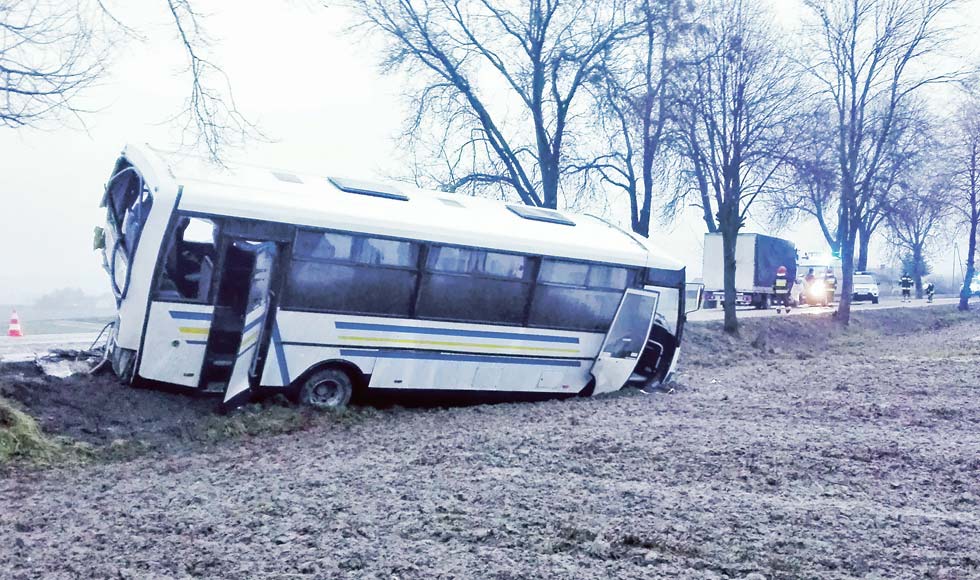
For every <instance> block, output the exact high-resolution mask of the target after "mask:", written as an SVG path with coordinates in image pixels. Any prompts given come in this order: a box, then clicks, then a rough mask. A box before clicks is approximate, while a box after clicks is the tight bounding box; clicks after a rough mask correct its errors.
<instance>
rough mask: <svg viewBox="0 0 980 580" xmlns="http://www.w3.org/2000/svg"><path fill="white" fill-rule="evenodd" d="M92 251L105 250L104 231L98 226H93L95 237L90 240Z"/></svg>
mask: <svg viewBox="0 0 980 580" xmlns="http://www.w3.org/2000/svg"><path fill="white" fill-rule="evenodd" d="M92 249H93V250H104V249H105V230H104V229H102V228H101V227H99V226H95V237H94V238H93V239H92Z"/></svg>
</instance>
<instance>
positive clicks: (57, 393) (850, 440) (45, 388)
mask: <svg viewBox="0 0 980 580" xmlns="http://www.w3.org/2000/svg"><path fill="white" fill-rule="evenodd" d="M834 328H835V327H834V323H833V321H832V320H831V319H830V318H829V317H815V316H807V317H802V316H799V317H797V316H790V317H786V318H781V319H766V320H753V321H749V322H747V323H746V324H745V325H744V330H743V338H741V339H733V338H729V337H726V336H723V335H721V333H720V332H719V329H718V324H717V323H707V324H696V325H690V326H689V327H688V330H687V333H686V336H685V342H684V347H683V350H684V353H683V355H682V357H683V361H684V362H683V364H682V366H681V368H680V373H679V375H678V377H677V381H676V383H675V384H673V385H671V387H672V388H671V389H668V390H665V391H664V392H662V393H656V394H653V395H643V394H638V393H636V392H633V391H628V392H623V393H619V394H616V395H613V396H608V397H599V398H595V399H571V400H565V401H551V402H545V403H514V404H500V405H478V406H469V407H456V408H448V409H446V408H433V409H402V408H393V409H354V410H352V411H351V412H349V413H347V414H345V415H343V416H339V417H337V416H325V415H319V416H313V415H309V414H304V413H297V412H296V411H295V410H293V409H286V408H283V407H276V406H272V407H269V408H265V409H252V410H250V411H249V412H247V413H246V414H245V415H244V417H245V418H246V419H247V418H249V417H252V418H268V417H272V418H274V419H276V420H277V421H287V428H286V429H284V430H286V431H289V432H287V433H284V434H281V435H275V436H268V435H261V434H257V433H262V430H261V429H257V428H253V427H252V426H254V425H255V424H256V422H254V421H251V420H244V419H243V418H242V417H243V416H238V417H232V418H216V417H215V416H214V415H213V414H212V413H211V411H212V409H213V406H214V402H213V401H211V400H206V399H195V398H191V397H186V396H181V395H176V394H170V393H161V392H153V391H139V390H130V389H126V388H123V387H121V386H119V385H118V384H116V383H114V382H112V381H111V380H109V379H107V378H105V377H101V378H84V379H69V380H66V381H57V380H54V379H46V378H42V377H39V376H36V375H34V374H33V373H32V372H31V370H30V369H29V368H27V367H23V366H22V367H7V368H4V369H0V385H2V386H0V389H2V391H0V393H2V395H3V396H4V397H6V398H8V399H10V400H14V401H16V402H18V404H20V405H21V406H22V407H23V408H25V409H26V410H28V411H29V412H30V413H31V414H33V415H34V416H36V417H38V419H39V421H40V422H41V424H42V426H43V427H44V429H45V430H46V431H47V432H49V433H53V434H60V435H64V436H67V437H71V438H72V439H75V440H81V441H84V442H86V443H87V444H89V445H91V446H92V448H93V449H95V450H100V449H112V448H113V447H119V446H120V445H126V446H127V448H131V447H132V446H131V445H129V444H120V443H119V441H129V442H136V444H135V447H136V448H138V452H133V453H131V454H129V455H127V454H122V455H121V456H113V455H111V454H109V455H105V456H102V455H98V454H96V455H95V457H96V459H94V460H89V461H88V462H85V463H66V464H60V465H56V466H53V467H47V468H43V469H42V468H38V467H30V466H15V467H13V468H9V467H8V468H7V470H6V471H4V472H0V538H2V539H3V540H2V541H0V570H2V571H3V573H2V574H0V576H3V577H10V578H36V577H42V576H43V577H45V578H76V577H82V578H87V577H92V578H104V577H121V578H130V577H132V578H156V577H161V578H162V577H247V578H273V577H275V578H282V577H297V578H298V577H311V578H312V577H317V578H321V577H323V578H326V577H349V578H400V579H405V578H495V579H510V578H544V577H547V578H609V577H615V578H656V577H682V578H752V579H754V580H758V579H759V578H763V577H764V578H957V579H959V578H977V577H980V540H978V538H980V396H978V395H980V314H977V313H975V312H974V313H967V314H959V313H956V312H955V311H954V310H952V309H950V308H946V307H936V308H932V309H917V310H889V311H878V312H867V313H862V314H861V315H860V317H859V318H858V319H857V320H856V321H855V323H854V325H853V327H852V330H851V331H849V332H848V333H847V334H846V335H839V334H837V333H836V331H835V330H834ZM287 417H292V418H293V419H286V418H287ZM216 431H218V432H219V433H220V434H223V436H215V432H216ZM120 457H122V458H120Z"/></svg>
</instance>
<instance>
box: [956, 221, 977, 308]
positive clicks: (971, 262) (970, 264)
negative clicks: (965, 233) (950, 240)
mask: <svg viewBox="0 0 980 580" xmlns="http://www.w3.org/2000/svg"><path fill="white" fill-rule="evenodd" d="M966 252H967V254H966V278H965V279H964V280H963V288H961V289H960V305H959V309H960V310H969V309H970V294H971V290H972V284H973V277H974V276H976V255H977V220H971V221H970V242H969V243H968V244H967V250H966Z"/></svg>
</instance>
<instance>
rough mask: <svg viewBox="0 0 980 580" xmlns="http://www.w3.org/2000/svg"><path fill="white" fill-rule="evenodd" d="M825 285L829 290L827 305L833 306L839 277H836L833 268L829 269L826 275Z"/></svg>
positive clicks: (824, 276) (824, 278)
mask: <svg viewBox="0 0 980 580" xmlns="http://www.w3.org/2000/svg"><path fill="white" fill-rule="evenodd" d="M823 285H824V288H825V289H826V290H827V304H831V303H833V301H834V294H835V293H836V292H837V276H835V275H834V269H833V268H827V272H826V273H824V275H823Z"/></svg>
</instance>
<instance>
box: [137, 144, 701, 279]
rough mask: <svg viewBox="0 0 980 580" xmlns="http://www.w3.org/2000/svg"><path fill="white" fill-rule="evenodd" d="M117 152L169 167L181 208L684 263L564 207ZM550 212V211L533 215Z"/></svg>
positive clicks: (493, 245) (536, 250) (566, 254)
mask: <svg viewBox="0 0 980 580" xmlns="http://www.w3.org/2000/svg"><path fill="white" fill-rule="evenodd" d="M134 149H138V151H134ZM123 154H124V156H126V157H127V158H128V159H131V160H133V162H134V165H136V166H137V168H138V169H139V168H140V162H142V163H147V162H149V163H153V164H157V163H159V164H160V165H162V167H156V168H154V170H153V171H151V172H150V173H151V174H153V175H157V176H168V175H169V177H171V178H172V179H173V180H174V183H173V184H172V185H174V186H180V187H181V188H182V194H181V197H180V201H179V205H178V207H179V209H181V210H183V211H189V212H196V213H202V214H211V215H220V216H230V217H239V218H245V219H255V220H264V221H272V222H280V223H289V224H295V225H300V226H309V227H313V228H324V229H335V230H342V231H351V232H358V233H366V234H375V235H381V236H392V237H398V238H409V239H418V240H424V241H430V242H437V243H438V242H441V243H446V244H457V245H465V246H477V247H482V248H488V249H497V250H503V251H512V252H519V253H527V254H540V255H546V256H555V257H563V258H572V259H580V260H590V261H599V262H612V263H618V264H628V265H633V266H647V267H655V268H663V269H670V270H679V269H681V268H682V265H681V264H679V263H678V262H676V261H674V260H672V259H670V258H667V257H666V256H663V255H662V254H659V253H658V252H657V251H656V249H655V248H653V247H652V245H651V243H650V242H649V240H646V239H644V238H642V237H640V236H634V235H632V234H630V233H627V232H625V231H623V230H621V229H619V228H617V227H615V226H613V225H610V224H608V223H607V222H605V221H603V220H601V219H599V218H597V217H594V216H590V215H583V214H573V213H569V212H564V211H562V212H560V216H563V217H565V218H568V219H569V220H570V221H571V222H574V225H567V224H564V223H555V222H554V221H540V219H528V218H527V217H522V216H520V215H518V213H517V212H515V211H514V210H513V209H510V208H509V207H508V205H509V204H508V203H506V202H503V201H498V200H491V199H486V198H480V197H472V196H464V195H458V194H452V193H444V192H437V191H426V190H422V189H418V188H416V187H413V186H409V185H405V184H381V183H375V184H371V183H365V182H357V181H353V180H344V179H342V178H341V179H338V178H336V177H333V178H328V177H325V176H316V175H304V174H297V173H293V172H290V171H280V170H273V169H267V168H260V167H253V166H247V165H231V166H226V167H216V166H214V165H209V164H206V163H204V162H202V161H201V160H198V159H196V158H192V157H186V156H181V157H178V156H176V155H173V156H167V157H164V155H163V154H161V152H159V151H157V150H156V149H152V148H149V147H148V146H142V147H141V146H132V145H128V146H127V147H126V149H125V150H124V152H123ZM147 179H150V177H149V176H147ZM374 185H378V186H381V187H377V188H373V187H372V186H374ZM341 187H344V188H345V189H341ZM352 189H353V190H358V189H365V190H371V189H377V190H378V191H375V192H374V194H373V195H372V194H370V193H369V194H366V195H365V194H361V193H351V192H350V191H351V190H352ZM403 197H404V198H407V199H402V198H403ZM510 205H514V204H510ZM516 209H517V210H518V211H520V210H521V208H520V207H518V208H516ZM532 211H533V210H532ZM522 213H523V212H522ZM554 217H555V216H554V215H552V214H550V213H549V212H546V214H545V215H543V216H532V218H544V219H546V220H549V219H553V218H554Z"/></svg>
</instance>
